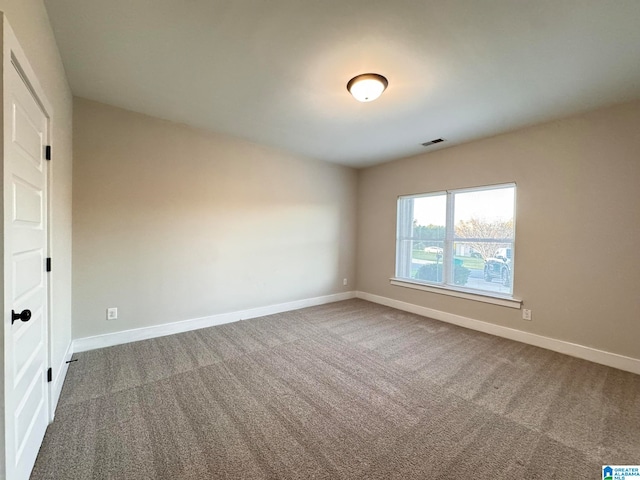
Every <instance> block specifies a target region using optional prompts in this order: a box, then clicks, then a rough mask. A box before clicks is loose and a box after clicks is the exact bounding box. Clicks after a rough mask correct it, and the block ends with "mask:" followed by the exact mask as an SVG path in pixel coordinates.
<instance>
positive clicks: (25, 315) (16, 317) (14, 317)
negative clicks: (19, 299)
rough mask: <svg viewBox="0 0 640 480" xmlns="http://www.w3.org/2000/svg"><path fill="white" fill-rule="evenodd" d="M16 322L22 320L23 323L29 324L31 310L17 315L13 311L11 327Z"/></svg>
mask: <svg viewBox="0 0 640 480" xmlns="http://www.w3.org/2000/svg"><path fill="white" fill-rule="evenodd" d="M16 320H22V321H23V322H28V321H29V320H31V310H22V311H21V312H20V313H16V312H14V311H13V310H11V325H13V322H15V321H16Z"/></svg>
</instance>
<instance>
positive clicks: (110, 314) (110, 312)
mask: <svg viewBox="0 0 640 480" xmlns="http://www.w3.org/2000/svg"><path fill="white" fill-rule="evenodd" d="M117 319H118V309H117V308H116V307H111V308H107V320H117Z"/></svg>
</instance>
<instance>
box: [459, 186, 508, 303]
mask: <svg viewBox="0 0 640 480" xmlns="http://www.w3.org/2000/svg"><path fill="white" fill-rule="evenodd" d="M514 200H515V187H513V186H510V187H500V188H493V189H482V190H476V191H468V192H458V193H454V245H453V246H454V255H453V258H452V262H453V266H452V271H453V283H454V284H455V285H464V286H465V287H467V288H473V289H477V290H485V291H490V292H497V293H507V294H510V293H512V278H513V275H512V273H513V266H514V264H513V241H514V234H515V230H514Z"/></svg>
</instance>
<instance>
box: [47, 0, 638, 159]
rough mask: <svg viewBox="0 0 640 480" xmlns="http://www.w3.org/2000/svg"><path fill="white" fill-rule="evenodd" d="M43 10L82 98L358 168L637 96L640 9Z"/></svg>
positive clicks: (222, 5)
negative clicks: (370, 82)
mask: <svg viewBox="0 0 640 480" xmlns="http://www.w3.org/2000/svg"><path fill="white" fill-rule="evenodd" d="M45 4H46V6H47V9H48V11H49V15H50V17H51V22H52V24H53V28H54V31H55V34H56V38H57V42H58V45H59V48H60V51H61V55H62V59H63V62H64V65H65V68H66V71H67V75H68V78H69V82H70V84H71V88H72V90H73V93H74V94H75V95H78V96H81V97H86V98H89V99H93V100H97V101H100V102H105V103H109V104H112V105H116V106H119V107H123V108H126V109H129V110H133V111H137V112H141V113H146V114H149V115H153V116H157V117H161V118H165V119H168V120H173V121H177V122H183V123H186V124H189V125H193V126H196V127H202V128H206V129H209V130H214V131H218V132H224V133H229V134H232V135H236V136H239V137H242V138H245V139H248V140H251V141H254V142H258V143H263V144H267V145H271V146H275V147H279V148H282V149H285V150H288V151H291V152H295V153H299V154H303V155H306V156H309V157H312V158H317V159H321V160H326V161H331V162H337V163H341V164H344V165H350V166H355V167H360V166H367V165H372V164H375V163H380V162H383V161H387V160H390V159H395V158H398V157H402V156H407V155H411V154H415V153H419V152H422V151H430V150H436V149H438V148H445V147H448V146H451V145H454V144H457V143H461V142H465V141H469V140H471V139H475V138H480V137H485V136H489V135H494V134H497V133H500V132H504V131H507V130H513V129H514V128H518V127H522V126H525V125H530V124H533V123H538V122H541V121H545V120H549V119H553V118H558V117H561V116H565V115H569V114H572V113H576V112H581V111H585V110H589V109H592V108H595V107H598V106H602V105H608V104H612V103H617V102H623V101H628V100H632V99H636V98H640V0H551V1H548V0H414V1H412V0H393V1H390V0H384V1H383V0H321V1H320V0H268V1H267V0H251V1H249V0H109V1H105V0H45ZM367 72H375V73H380V74H382V75H384V76H386V77H387V78H388V79H389V87H388V89H387V90H386V91H385V93H384V94H383V95H382V97H380V98H379V99H378V100H376V101H375V102H371V103H364V104H363V103H359V102H357V101H355V100H354V99H353V98H352V97H351V96H350V95H349V93H348V92H347V90H346V83H347V81H348V80H349V79H350V78H351V77H353V76H355V75H357V74H360V73H367ZM438 137H443V138H445V139H446V140H447V141H446V142H445V143H441V144H439V145H434V146H432V147H429V149H428V150H427V149H425V148H424V147H421V146H420V144H421V143H422V142H425V141H428V140H431V139H434V138H438Z"/></svg>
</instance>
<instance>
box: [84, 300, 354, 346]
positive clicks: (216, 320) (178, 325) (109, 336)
mask: <svg viewBox="0 0 640 480" xmlns="http://www.w3.org/2000/svg"><path fill="white" fill-rule="evenodd" d="M355 296H356V293H355V292H344V293H336V294H333V295H324V296H322V297H315V298H306V299H303V300H295V301H293V302H287V303H279V304H277V305H268V306H265V307H257V308H251V309H248V310H239V311H236V312H229V313H220V314H217V315H211V316H208V317H201V318H193V319H191V320H182V321H180V322H173V323H165V324H163V325H154V326H152V327H144V328H136V329H132V330H124V331H120V332H113V333H106V334H104V335H96V336H93V337H84V338H76V339H75V340H74V341H73V351H74V352H86V351H87V350H95V349H96V348H104V347H112V346H114V345H120V344H123V343H129V342H137V341H139V340H146V339H149V338H156V337H163V336H165V335H173V334H174V333H182V332H188V331H190V330H197V329H199V328H207V327H213V326H215V325H222V324H224V323H231V322H237V321H239V320H247V319H249V318H256V317H264V316H265V315H272V314H274V313H281V312H288V311H290V310H298V309H300V308H305V307H313V306H316V305H323V304H325V303H333V302H339V301H342V300H349V299H351V298H355Z"/></svg>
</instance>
